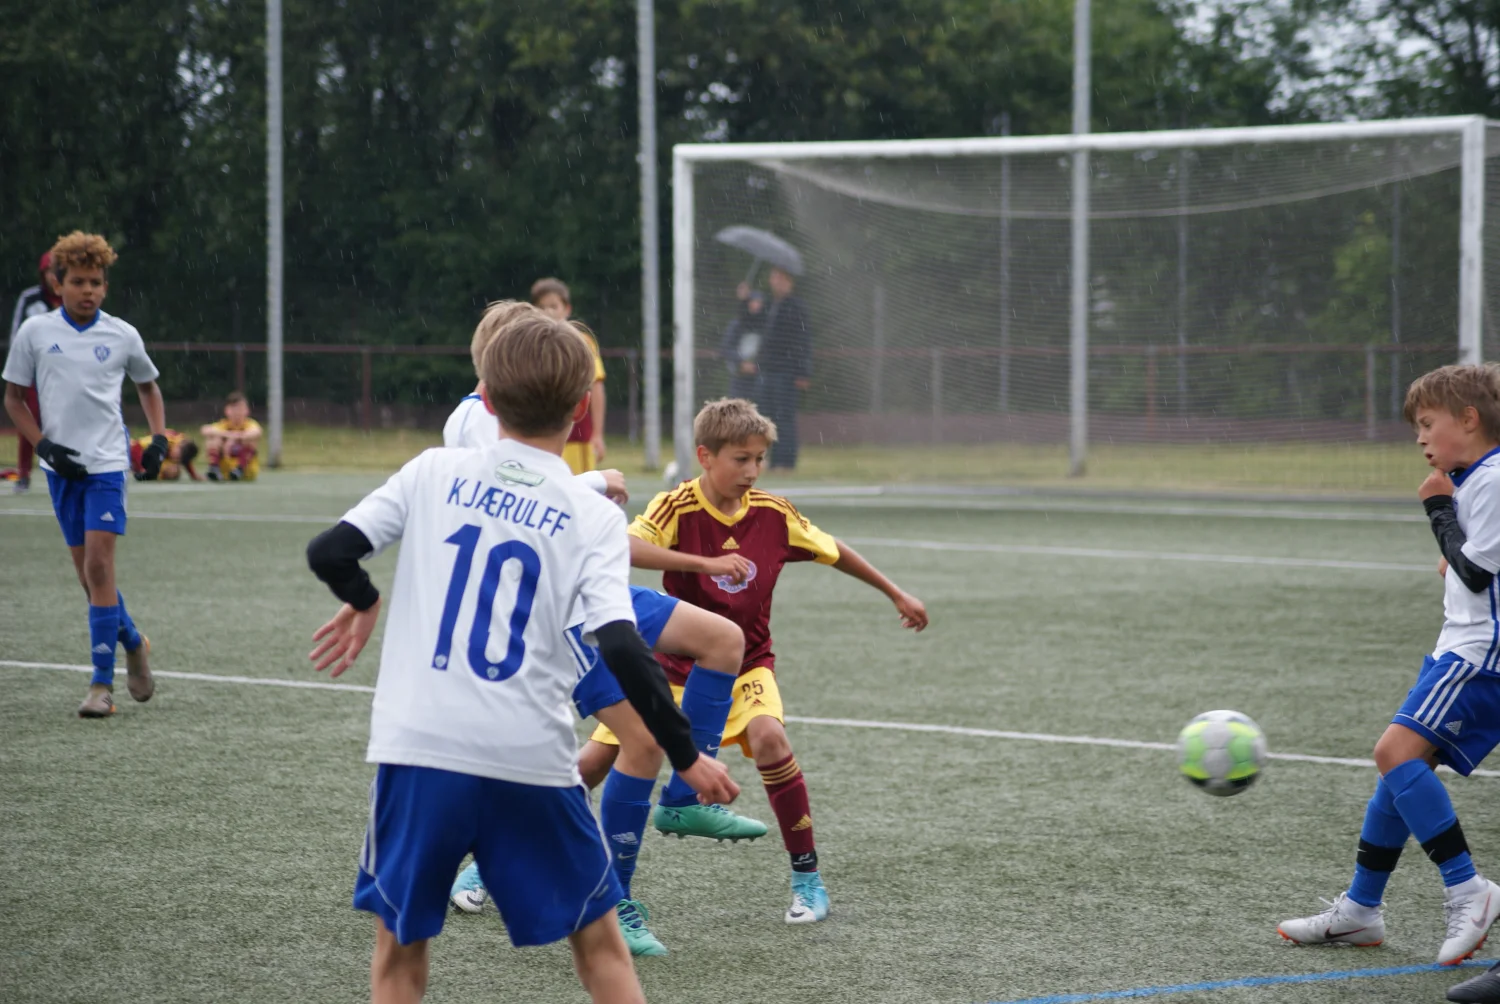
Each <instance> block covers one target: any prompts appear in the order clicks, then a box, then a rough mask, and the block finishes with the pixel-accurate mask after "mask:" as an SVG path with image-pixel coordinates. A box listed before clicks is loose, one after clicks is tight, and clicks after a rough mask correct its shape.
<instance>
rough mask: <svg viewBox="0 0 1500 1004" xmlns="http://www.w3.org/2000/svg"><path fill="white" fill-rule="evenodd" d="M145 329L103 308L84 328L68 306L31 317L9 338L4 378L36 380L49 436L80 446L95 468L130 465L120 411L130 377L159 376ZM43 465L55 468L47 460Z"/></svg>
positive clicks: (82, 457)
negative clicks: (144, 337)
mask: <svg viewBox="0 0 1500 1004" xmlns="http://www.w3.org/2000/svg"><path fill="white" fill-rule="evenodd" d="M160 375H161V374H159V373H158V372H157V370H156V366H155V364H153V363H152V362H151V357H150V356H148V355H146V346H145V343H144V342H142V341H141V333H140V332H139V331H136V330H135V328H134V327H133V326H131V325H129V324H127V323H125V322H124V321H122V320H120V319H119V318H118V317H115V316H113V315H111V314H106V313H105V312H104V311H102V310H101V311H99V313H98V315H97V316H96V317H95V318H94V321H93V323H92V324H90V325H88V326H87V327H84V328H79V327H78V326H77V325H75V324H74V323H73V321H72V318H70V317H68V316H67V315H66V314H65V313H64V312H63V310H62V309H61V308H59V309H57V310H53V311H51V312H49V313H46V314H39V315H37V316H35V317H29V318H27V319H26V320H25V321H24V322H22V324H21V327H20V329H19V330H17V331H16V337H15V338H14V339H13V340H12V341H11V343H10V354H9V355H8V356H7V357H6V359H5V372H4V374H3V379H5V380H6V381H7V382H9V383H14V384H20V385H21V386H31V385H33V384H34V385H35V386H36V393H37V400H38V402H39V403H40V404H41V407H42V435H43V436H46V437H47V438H48V439H50V440H52V441H53V442H54V443H59V444H61V445H63V446H66V447H69V448H70V449H74V450H77V451H78V456H77V457H74V458H73V459H75V460H76V461H78V462H79V463H80V464H82V465H83V466H84V467H85V468H86V469H87V470H88V472H89V473H90V474H107V473H109V472H111V471H128V470H129V469H130V433H129V431H128V430H127V429H126V428H125V419H124V416H123V415H121V413H120V385H121V383H122V382H123V381H124V379H125V378H126V377H129V378H130V379H131V380H133V381H135V382H136V383H149V382H150V381H152V380H155V379H156V378H157V377H158V376H160ZM42 466H43V467H44V468H46V469H47V470H49V471H50V470H51V469H52V468H51V467H50V466H49V465H48V464H47V463H46V462H45V461H43V462H42Z"/></svg>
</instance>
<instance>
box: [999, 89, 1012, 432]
mask: <svg viewBox="0 0 1500 1004" xmlns="http://www.w3.org/2000/svg"><path fill="white" fill-rule="evenodd" d="M1000 135H1001V136H1009V135H1010V112H1001V113H1000ZM1010 311H1011V307H1010V158H1009V157H1001V158H1000V412H1001V414H1004V413H1006V412H1008V411H1010Z"/></svg>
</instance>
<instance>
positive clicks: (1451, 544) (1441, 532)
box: [1422, 495, 1495, 593]
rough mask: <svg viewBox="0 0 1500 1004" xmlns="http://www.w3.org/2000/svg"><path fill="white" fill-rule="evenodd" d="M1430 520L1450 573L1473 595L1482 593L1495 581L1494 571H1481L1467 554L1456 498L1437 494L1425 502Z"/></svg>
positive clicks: (1423, 501)
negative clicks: (1460, 580)
mask: <svg viewBox="0 0 1500 1004" xmlns="http://www.w3.org/2000/svg"><path fill="white" fill-rule="evenodd" d="M1422 507H1423V508H1424V509H1426V510H1427V518H1428V519H1429V520H1431V521H1432V535H1433V536H1434V537H1436V538H1437V542H1438V550H1440V551H1442V552H1443V557H1444V558H1446V559H1448V571H1450V572H1452V573H1454V574H1455V575H1457V576H1458V577H1459V578H1460V579H1462V580H1463V584H1464V585H1465V586H1468V587H1469V592H1471V593H1482V592H1484V591H1485V590H1486V589H1488V588H1490V583H1491V582H1492V581H1494V578H1495V575H1494V573H1493V572H1488V571H1486V570H1484V569H1483V568H1480V567H1479V566H1478V565H1476V564H1474V562H1472V561H1470V560H1469V556H1468V555H1467V554H1464V550H1463V548H1464V540H1465V538H1464V532H1463V530H1462V529H1460V527H1459V525H1458V510H1457V509H1455V508H1454V506H1453V496H1452V495H1434V496H1433V497H1432V498H1430V499H1423V500H1422Z"/></svg>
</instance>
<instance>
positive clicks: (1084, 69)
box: [1068, 0, 1092, 477]
mask: <svg viewBox="0 0 1500 1004" xmlns="http://www.w3.org/2000/svg"><path fill="white" fill-rule="evenodd" d="M1089 15H1090V10H1089V0H1076V2H1075V4H1074V7H1073V134H1074V135H1075V136H1081V135H1083V134H1085V133H1087V132H1088V131H1089V88H1090V87H1091V86H1092V83H1091V80H1090V74H1089V41H1090V27H1089V21H1090V18H1089ZM1071 299H1072V304H1071V309H1070V319H1069V332H1068V350H1069V363H1070V365H1069V370H1070V372H1069V380H1068V389H1069V394H1068V398H1069V402H1068V403H1069V430H1068V474H1069V476H1070V477H1080V476H1082V474H1083V471H1084V462H1085V459H1086V458H1087V456H1088V445H1089V358H1088V357H1089V154H1088V151H1087V150H1079V151H1077V152H1076V153H1074V154H1073V261H1072V298H1071Z"/></svg>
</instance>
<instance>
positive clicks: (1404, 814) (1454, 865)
mask: <svg viewBox="0 0 1500 1004" xmlns="http://www.w3.org/2000/svg"><path fill="white" fill-rule="evenodd" d="M1385 783H1386V784H1388V785H1389V786H1390V788H1391V792H1392V793H1393V794H1394V795H1395V803H1396V810H1397V811H1398V812H1400V813H1401V818H1402V819H1404V820H1405V821H1406V825H1407V826H1410V827H1411V833H1412V836H1414V837H1416V838H1417V840H1418V842H1420V843H1421V845H1422V850H1424V851H1426V852H1427V856H1428V857H1429V858H1431V859H1432V863H1433V864H1435V865H1437V866H1438V871H1440V872H1442V873H1443V885H1445V886H1455V885H1459V884H1460V883H1463V882H1467V881H1468V880H1469V879H1471V878H1473V877H1474V875H1475V874H1476V873H1475V871H1474V861H1473V859H1472V858H1470V857H1469V842H1468V841H1467V840H1465V839H1464V831H1463V828H1462V827H1461V826H1459V825H1458V815H1457V814H1456V813H1455V812H1454V811H1453V802H1452V800H1451V799H1449V798H1448V789H1447V788H1445V787H1443V782H1442V781H1440V780H1438V776H1437V774H1435V773H1434V772H1433V770H1432V768H1431V767H1429V766H1428V765H1427V762H1426V761H1425V760H1408V761H1406V762H1405V763H1402V764H1397V765H1396V766H1395V767H1393V768H1391V769H1390V770H1389V771H1387V772H1386V775H1385Z"/></svg>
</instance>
